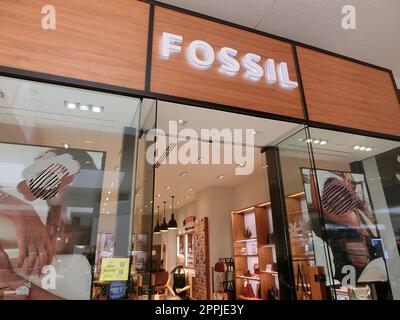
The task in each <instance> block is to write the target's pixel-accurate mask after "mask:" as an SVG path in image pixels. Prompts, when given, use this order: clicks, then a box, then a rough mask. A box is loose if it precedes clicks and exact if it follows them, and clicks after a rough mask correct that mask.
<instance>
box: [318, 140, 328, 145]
mask: <svg viewBox="0 0 400 320" xmlns="http://www.w3.org/2000/svg"><path fill="white" fill-rule="evenodd" d="M327 143H328V141H326V140H321V142H320V143H319V144H322V145H324V144H327Z"/></svg>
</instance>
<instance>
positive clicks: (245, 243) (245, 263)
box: [231, 203, 277, 300]
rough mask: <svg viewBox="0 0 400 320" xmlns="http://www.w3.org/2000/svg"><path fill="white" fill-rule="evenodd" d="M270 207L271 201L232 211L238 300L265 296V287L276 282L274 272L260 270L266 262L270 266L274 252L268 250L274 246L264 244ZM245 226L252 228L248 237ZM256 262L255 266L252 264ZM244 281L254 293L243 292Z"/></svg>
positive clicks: (264, 297)
mask: <svg viewBox="0 0 400 320" xmlns="http://www.w3.org/2000/svg"><path fill="white" fill-rule="evenodd" d="M269 210H270V204H269V203H266V204H262V205H256V206H252V207H249V208H245V209H242V210H238V211H233V212H232V214H231V218H232V236H233V254H234V260H235V287H236V298H237V299H238V300H265V299H266V298H267V290H268V289H270V288H271V287H272V286H273V284H274V283H275V281H274V277H275V276H276V275H275V274H272V273H266V272H261V271H264V270H265V267H266V265H267V264H270V265H271V267H272V266H273V265H274V262H273V259H272V258H273V255H272V254H270V251H271V249H272V248H274V246H273V245H270V244H267V238H268V234H269V233H271V231H272V228H270V219H269V216H268V211H269ZM246 229H247V230H250V232H251V235H250V237H249V238H246V236H245V231H246ZM256 266H258V268H255V267H256ZM276 274H277V273H276ZM244 281H248V282H249V284H250V285H251V286H252V289H253V292H254V295H255V296H254V297H247V296H245V295H244V294H243V284H244Z"/></svg>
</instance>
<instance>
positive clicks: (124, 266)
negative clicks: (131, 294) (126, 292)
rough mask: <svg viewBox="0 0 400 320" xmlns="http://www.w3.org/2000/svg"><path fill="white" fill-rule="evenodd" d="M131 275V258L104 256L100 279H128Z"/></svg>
mask: <svg viewBox="0 0 400 320" xmlns="http://www.w3.org/2000/svg"><path fill="white" fill-rule="evenodd" d="M128 275H129V258H103V259H102V261H101V272H100V281H126V280H128Z"/></svg>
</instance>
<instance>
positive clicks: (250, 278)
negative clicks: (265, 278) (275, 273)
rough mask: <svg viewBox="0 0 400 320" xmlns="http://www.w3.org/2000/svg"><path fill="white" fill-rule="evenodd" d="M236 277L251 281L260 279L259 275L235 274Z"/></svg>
mask: <svg viewBox="0 0 400 320" xmlns="http://www.w3.org/2000/svg"><path fill="white" fill-rule="evenodd" d="M236 278H238V279H247V280H251V281H260V280H261V279H260V278H259V277H252V276H236Z"/></svg>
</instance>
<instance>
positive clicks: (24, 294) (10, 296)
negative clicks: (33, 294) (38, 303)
mask: <svg viewBox="0 0 400 320" xmlns="http://www.w3.org/2000/svg"><path fill="white" fill-rule="evenodd" d="M31 288H32V283H31V282H29V281H26V282H24V283H23V284H22V285H20V286H19V287H17V288H16V289H15V290H12V289H11V288H10V287H5V288H0V297H2V298H3V300H19V299H23V300H28V298H29V294H30V291H31Z"/></svg>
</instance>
